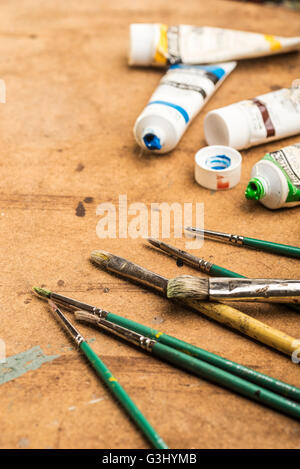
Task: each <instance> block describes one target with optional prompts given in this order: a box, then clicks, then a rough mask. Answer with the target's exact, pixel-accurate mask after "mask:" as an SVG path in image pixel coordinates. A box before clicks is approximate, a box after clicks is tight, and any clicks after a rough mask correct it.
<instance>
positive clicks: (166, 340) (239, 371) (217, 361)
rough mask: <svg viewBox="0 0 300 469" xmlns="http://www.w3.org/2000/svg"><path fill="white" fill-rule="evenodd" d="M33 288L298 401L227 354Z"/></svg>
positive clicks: (294, 393) (288, 389)
mask: <svg viewBox="0 0 300 469" xmlns="http://www.w3.org/2000/svg"><path fill="white" fill-rule="evenodd" d="M33 291H34V292H35V293H36V294H37V295H38V296H39V297H42V298H44V299H49V298H53V299H55V302H56V303H59V304H60V305H61V306H62V307H63V308H65V309H68V310H69V311H72V312H74V311H75V310H76V309H78V308H80V309H82V310H84V311H85V312H88V313H89V314H90V315H91V316H93V318H94V319H93V321H96V320H98V319H99V318H103V319H107V320H109V321H110V322H111V323H114V324H117V325H119V326H123V327H125V328H127V329H130V330H131V331H134V332H137V333H138V334H141V335H144V336H146V337H148V338H150V339H154V340H155V341H157V342H160V343H162V344H164V345H167V346H169V347H172V348H174V349H177V350H179V351H180V352H184V353H186V354H187V355H189V356H193V357H195V358H199V359H200V360H204V361H206V362H207V363H210V364H211V365H214V366H217V367H219V368H222V369H223V370H225V371H228V372H229V373H232V374H234V375H237V376H239V377H241V378H244V379H246V380H248V381H251V382H253V383H256V384H258V385H260V386H262V387H265V388H267V389H270V390H271V391H274V392H275V393H276V394H282V395H283V396H286V397H290V398H291V399H293V400H296V401H298V402H300V389H299V388H296V387H295V386H291V385H290V384H287V383H285V382H283V381H280V380H278V379H276V378H272V377H270V376H268V375H265V374H263V373H259V372H258V371H256V370H253V369H252V368H248V367H246V366H243V365H241V364H240V363H236V362H233V361H231V360H228V359H227V358H223V357H220V356H219V355H217V354H214V353H211V352H208V351H207V350H204V349H202V348H199V347H197V346H195V345H191V344H189V343H187V342H184V341H183V340H180V339H177V338H176V337H173V336H171V335H168V334H165V333H164V332H161V331H157V330H156V329H152V328H151V327H147V326H144V325H143V324H139V323H138V322H135V321H132V320H131V319H127V318H124V317H122V316H119V315H117V314H113V313H110V312H109V311H105V310H104V309H102V308H98V307H96V306H92V305H89V304H87V303H83V302H82V301H78V300H75V299H74V298H69V297H67V296H64V295H61V294H60V293H55V292H51V291H50V290H46V289H45V288H39V287H33Z"/></svg>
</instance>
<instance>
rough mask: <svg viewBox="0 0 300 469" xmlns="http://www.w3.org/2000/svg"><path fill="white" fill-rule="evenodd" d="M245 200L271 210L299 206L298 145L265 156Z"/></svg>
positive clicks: (250, 183)
mask: <svg viewBox="0 0 300 469" xmlns="http://www.w3.org/2000/svg"><path fill="white" fill-rule="evenodd" d="M245 196H246V198H247V199H252V200H259V201H260V202H261V203H262V204H263V205H265V206H266V207H268V208H271V209H276V208H281V207H293V206H295V205H299V204H300V143H297V144H295V145H290V146H288V147H285V148H282V149H281V150H278V151H274V152H271V153H267V154H266V155H265V156H264V157H263V159H262V160H260V161H259V162H258V163H256V164H255V165H254V167H253V169H252V172H251V179H250V181H249V184H248V186H247V189H246V192H245Z"/></svg>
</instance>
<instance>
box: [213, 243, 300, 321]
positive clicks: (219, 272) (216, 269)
mask: <svg viewBox="0 0 300 469" xmlns="http://www.w3.org/2000/svg"><path fill="white" fill-rule="evenodd" d="M244 239H245V238H244ZM247 239H251V238H247ZM269 244H272V243H269ZM296 249H297V248H296ZM209 274H211V275H214V276H215V277H232V278H247V277H245V275H241V274H238V273H236V272H233V271H232V270H227V269H224V267H220V266H219V265H216V264H212V266H211V268H210V271H209ZM286 306H288V307H289V308H291V309H294V310H295V311H297V312H298V313H300V306H297V305H293V304H291V303H289V304H287V305H286Z"/></svg>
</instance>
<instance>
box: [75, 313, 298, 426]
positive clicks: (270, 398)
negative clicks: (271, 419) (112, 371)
mask: <svg viewBox="0 0 300 469" xmlns="http://www.w3.org/2000/svg"><path fill="white" fill-rule="evenodd" d="M75 317H76V319H78V320H80V321H86V322H89V323H92V324H94V325H96V326H98V327H99V328H100V329H102V330H105V331H109V332H110V333H112V334H114V335H116V336H117V337H119V338H121V339H124V340H125V341H127V342H130V343H132V344H134V345H136V346H138V347H139V348H142V349H143V350H145V351H147V352H149V353H151V354H153V355H154V356H156V357H158V358H159V359H161V360H163V361H166V362H169V363H171V364H172V365H175V366H176V367H179V368H182V369H183V370H185V371H188V372H191V373H193V374H195V375H197V376H200V377H201V378H205V379H208V380H209V381H212V382H213V383H216V384H218V385H219V386H222V387H225V388H228V389H230V390H231V391H234V392H237V393H239V394H241V395H242V396H246V397H248V398H250V399H252V400H255V401H258V402H260V403H261V404H264V405H267V406H269V407H272V408H274V409H276V410H279V411H281V412H284V413H286V414H288V415H291V416H292V417H295V418H297V419H300V405H299V404H296V403H295V402H292V401H290V400H288V399H286V398H284V397H282V396H279V395H278V394H275V393H273V392H271V391H268V390H267V389H264V388H263V387H260V386H257V385H256V384H253V383H251V382H249V381H246V380H244V379H242V378H239V377H237V376H235V375H233V374H231V373H228V372H227V371H224V370H222V369H220V368H217V367H215V366H213V365H210V364H209V363H207V362H205V361H202V360H199V359H197V358H194V357H191V356H188V355H187V354H185V353H182V352H180V351H179V350H176V349H173V348H172V347H168V346H167V345H163V344H161V343H159V342H157V341H156V340H153V339H149V338H148V337H145V336H143V335H141V334H138V333H136V332H134V331H132V330H130V329H127V328H124V327H122V326H119V325H117V324H114V323H112V322H110V321H108V320H107V319H103V318H101V317H96V316H95V314H93V313H89V312H87V311H75Z"/></svg>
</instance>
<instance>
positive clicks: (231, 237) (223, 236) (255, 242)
mask: <svg viewBox="0 0 300 469" xmlns="http://www.w3.org/2000/svg"><path fill="white" fill-rule="evenodd" d="M185 230H187V231H190V232H192V233H195V234H201V235H202V236H203V235H204V238H207V239H213V240H216V241H222V242H225V243H229V244H234V245H236V246H248V247H251V248H255V249H258V250H260V251H267V252H273V253H275V254H281V255H283V256H289V257H296V258H300V247H297V246H290V245H288V244H280V243H273V242H271V241H264V240H262V239H255V238H248V237H246V236H240V235H235V234H229V233H222V232H221V231H211V230H204V229H200V228H194V227H191V226H187V227H186V228H185Z"/></svg>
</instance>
